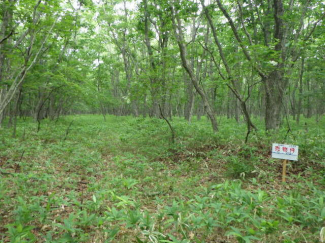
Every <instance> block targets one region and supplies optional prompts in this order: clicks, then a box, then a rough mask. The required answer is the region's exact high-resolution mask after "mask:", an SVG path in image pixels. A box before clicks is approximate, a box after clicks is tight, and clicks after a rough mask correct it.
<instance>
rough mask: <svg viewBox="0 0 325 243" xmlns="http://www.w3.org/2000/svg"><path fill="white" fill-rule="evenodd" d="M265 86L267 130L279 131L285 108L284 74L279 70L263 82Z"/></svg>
mask: <svg viewBox="0 0 325 243" xmlns="http://www.w3.org/2000/svg"><path fill="white" fill-rule="evenodd" d="M263 82H264V85H265V129H266V130H267V131H268V130H272V129H278V128H280V125H281V112H282V107H283V94H284V87H286V82H287V81H286V80H284V77H283V73H282V72H280V71H278V69H276V70H274V71H273V72H271V74H270V75H269V76H268V77H267V78H266V79H264V80H263Z"/></svg>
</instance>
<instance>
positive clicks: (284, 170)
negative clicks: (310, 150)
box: [282, 159, 287, 183]
mask: <svg viewBox="0 0 325 243" xmlns="http://www.w3.org/2000/svg"><path fill="white" fill-rule="evenodd" d="M286 170H287V160H286V159H285V160H283V166H282V182H284V183H285V182H286Z"/></svg>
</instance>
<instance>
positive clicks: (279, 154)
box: [272, 143, 299, 160]
mask: <svg viewBox="0 0 325 243" xmlns="http://www.w3.org/2000/svg"><path fill="white" fill-rule="evenodd" d="M298 148H299V147H298V146H296V145H289V144H278V143H273V144H272V158H276V159H287V160H298Z"/></svg>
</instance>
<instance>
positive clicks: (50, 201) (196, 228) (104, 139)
mask: <svg viewBox="0 0 325 243" xmlns="http://www.w3.org/2000/svg"><path fill="white" fill-rule="evenodd" d="M72 121H73V123H72V125H71V126H70V124H71V122H72ZM255 122H256V123H257V124H258V126H259V128H260V130H259V132H257V133H255V134H252V135H251V136H250V140H249V142H248V144H244V143H243V141H244V139H245V135H246V134H245V124H244V123H239V124H237V123H235V122H234V121H229V120H227V119H226V118H224V117H222V118H221V119H220V132H219V133H217V134H213V133H212V132H211V127H210V124H209V122H208V121H207V120H205V119H202V120H200V121H193V122H192V123H191V124H188V123H186V122H185V121H184V120H183V119H180V118H174V119H173V121H172V125H173V126H174V128H175V131H176V143H175V144H171V142H170V131H169V130H168V126H167V124H166V123H165V122H164V121H163V120H159V119H149V118H132V117H114V116H109V117H107V121H106V122H104V121H103V119H102V117H101V116H96V115H78V116H68V117H64V118H62V119H61V120H59V121H57V122H54V121H48V120H44V121H43V122H42V127H41V130H40V131H39V132H38V133H37V132H36V131H37V124H35V123H34V122H32V121H31V120H28V119H27V120H26V121H22V120H21V121H19V123H18V127H17V137H16V138H12V136H11V133H12V131H11V129H6V128H4V129H1V130H0V136H1V137H0V140H1V141H0V172H1V173H0V176H1V177H0V180H1V184H0V242H138V243H141V242H152V243H154V242H183V243H184V242H220V243H221V242H267V243H269V242H286V243H289V242H308V243H309V242H320V231H321V229H322V227H325V202H324V199H325V194H324V188H325V177H324V174H325V161H324V158H325V146H324V144H325V141H324V139H325V121H324V119H323V120H322V121H320V123H319V124H316V123H315V122H314V121H313V120H305V121H303V123H302V124H305V123H307V124H308V125H302V126H297V125H296V124H295V123H294V122H293V121H290V125H291V131H290V132H289V133H287V129H286V128H283V129H282V130H280V131H279V132H277V133H274V134H265V132H264V131H263V126H262V125H261V124H260V121H259V120H256V121H255ZM69 126H70V127H69ZM272 142H279V143H289V144H295V145H298V146H299V161H298V162H290V163H289V165H288V175H287V183H286V184H283V183H281V169H282V167H281V161H280V160H275V159H272V158H270V147H271V143H272Z"/></svg>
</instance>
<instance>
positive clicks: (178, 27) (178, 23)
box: [172, 13, 218, 132]
mask: <svg viewBox="0 0 325 243" xmlns="http://www.w3.org/2000/svg"><path fill="white" fill-rule="evenodd" d="M172 21H173V26H174V33H175V36H176V38H177V43H178V47H179V50H180V55H181V59H182V64H183V67H184V69H185V70H186V72H187V73H188V75H189V77H190V79H191V81H192V83H193V86H194V88H195V89H196V91H197V92H198V94H199V95H200V96H201V98H202V101H203V103H204V108H205V110H206V112H207V114H208V117H209V118H210V121H211V125H212V129H213V131H215V132H216V131H218V123H217V120H216V117H215V114H214V111H213V109H212V107H211V105H210V102H209V99H208V97H207V95H206V93H205V92H204V90H203V89H202V88H201V87H200V85H199V82H198V80H197V78H196V76H195V75H194V72H193V69H192V68H191V66H190V64H189V62H188V60H187V51H186V46H185V44H184V35H183V30H182V26H181V21H180V19H179V16H178V15H177V13H176V14H175V13H173V19H172Z"/></svg>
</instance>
